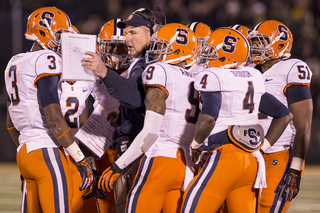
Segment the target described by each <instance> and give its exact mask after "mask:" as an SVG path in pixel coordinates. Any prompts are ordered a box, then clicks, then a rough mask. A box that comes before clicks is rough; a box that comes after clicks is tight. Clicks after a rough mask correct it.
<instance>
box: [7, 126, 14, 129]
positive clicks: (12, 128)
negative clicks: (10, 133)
mask: <svg viewBox="0 0 320 213" xmlns="http://www.w3.org/2000/svg"><path fill="white" fill-rule="evenodd" d="M14 128H15V127H14V126H12V127H8V128H7V130H10V129H14Z"/></svg>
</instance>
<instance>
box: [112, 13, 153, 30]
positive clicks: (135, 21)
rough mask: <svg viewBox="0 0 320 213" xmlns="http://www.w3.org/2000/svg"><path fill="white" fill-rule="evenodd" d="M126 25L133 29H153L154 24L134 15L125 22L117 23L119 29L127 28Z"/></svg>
mask: <svg viewBox="0 0 320 213" xmlns="http://www.w3.org/2000/svg"><path fill="white" fill-rule="evenodd" d="M126 25H129V26H133V27H140V26H146V27H148V28H151V26H152V23H151V21H148V20H146V19H144V18H142V17H140V16H138V15H136V14H134V13H132V14H130V15H129V17H128V18H127V19H126V20H125V21H119V22H118V23H117V27H119V28H125V27H126Z"/></svg>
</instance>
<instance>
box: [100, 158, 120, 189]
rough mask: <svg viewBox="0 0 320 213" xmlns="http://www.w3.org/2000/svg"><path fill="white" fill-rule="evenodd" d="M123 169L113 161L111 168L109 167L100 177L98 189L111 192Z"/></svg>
mask: <svg viewBox="0 0 320 213" xmlns="http://www.w3.org/2000/svg"><path fill="white" fill-rule="evenodd" d="M121 173H122V169H120V168H119V167H118V166H117V164H115V163H113V164H112V165H111V166H110V167H109V168H107V169H106V170H105V171H104V172H103V173H102V175H101V177H100V178H99V182H98V189H101V190H102V192H104V193H106V192H107V191H108V192H110V191H111V190H112V189H113V183H114V182H115V181H116V180H117V179H118V177H119V176H120V174H121Z"/></svg>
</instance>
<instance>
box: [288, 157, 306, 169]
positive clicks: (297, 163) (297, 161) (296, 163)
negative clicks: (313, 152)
mask: <svg viewBox="0 0 320 213" xmlns="http://www.w3.org/2000/svg"><path fill="white" fill-rule="evenodd" d="M302 164H303V160H302V159H301V158H298V157H293V158H292V161H291V165H290V168H291V169H295V170H298V171H301V167H302Z"/></svg>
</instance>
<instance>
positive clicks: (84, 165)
mask: <svg viewBox="0 0 320 213" xmlns="http://www.w3.org/2000/svg"><path fill="white" fill-rule="evenodd" d="M76 165H77V169H78V172H79V175H80V177H81V179H82V182H81V185H80V188H79V189H80V191H82V190H84V189H87V188H89V187H90V186H91V185H92V182H93V173H92V169H91V167H90V166H89V164H88V162H87V159H86V158H84V159H83V160H81V161H79V162H76Z"/></svg>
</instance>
